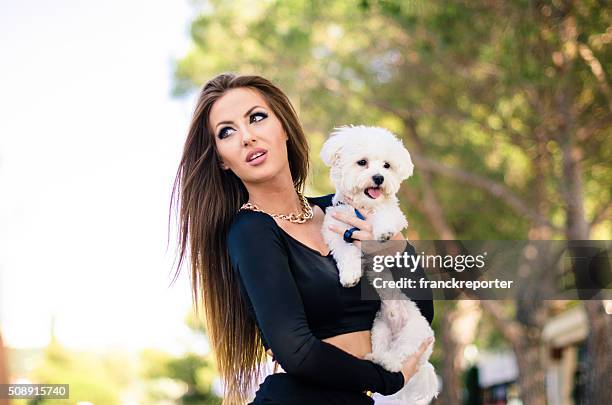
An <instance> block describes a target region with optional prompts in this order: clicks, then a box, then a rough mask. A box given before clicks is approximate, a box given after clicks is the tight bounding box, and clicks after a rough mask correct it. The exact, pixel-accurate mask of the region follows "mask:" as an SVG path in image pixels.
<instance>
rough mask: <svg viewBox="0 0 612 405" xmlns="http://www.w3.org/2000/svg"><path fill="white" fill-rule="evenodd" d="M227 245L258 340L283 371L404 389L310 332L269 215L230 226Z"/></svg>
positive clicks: (333, 382)
mask: <svg viewBox="0 0 612 405" xmlns="http://www.w3.org/2000/svg"><path fill="white" fill-rule="evenodd" d="M228 247H229V253H230V257H231V260H232V266H233V268H234V271H237V273H238V275H239V277H240V280H241V282H242V284H243V287H244V289H245V290H246V292H247V294H248V298H249V300H250V301H251V304H252V306H253V310H254V312H255V316H256V318H257V322H258V325H259V327H260V329H261V331H262V333H263V335H264V338H265V340H266V342H267V343H268V345H269V347H270V349H271V350H272V351H273V352H274V356H275V358H276V359H277V360H278V362H279V363H280V365H281V366H282V367H283V369H284V370H285V371H286V372H287V373H289V374H293V375H296V376H299V377H302V378H304V379H307V380H310V381H311V382H314V383H318V384H321V385H325V386H329V387H333V388H340V389H346V390H356V391H363V390H370V391H373V392H380V393H381V394H383V395H390V394H393V393H395V392H397V391H399V390H400V389H401V388H402V387H403V386H404V375H403V374H402V372H390V371H387V370H385V369H384V368H383V367H381V366H380V365H378V364H375V363H373V362H372V361H369V360H363V359H360V358H357V357H355V356H353V355H351V354H349V353H347V352H345V351H343V350H342V349H339V348H338V347H336V346H334V345H332V344H330V343H327V342H324V341H321V340H320V339H318V338H316V337H315V336H314V335H313V334H312V332H311V331H310V328H309V326H308V322H307V318H306V314H305V313H304V306H303V303H302V299H301V296H300V292H299V290H298V288H297V286H296V284H295V280H294V279H293V276H292V273H291V269H290V267H289V259H288V257H287V253H286V251H285V248H284V246H283V244H282V241H281V236H280V233H279V231H278V229H277V225H276V223H275V222H274V220H273V219H272V218H271V217H269V216H268V215H266V214H263V213H258V212H253V211H248V214H247V213H245V214H244V215H242V216H241V218H239V219H238V220H237V221H235V222H234V223H233V224H232V227H231V228H230V232H229V235H228Z"/></svg>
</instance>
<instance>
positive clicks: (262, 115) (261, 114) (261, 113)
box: [251, 112, 268, 122]
mask: <svg viewBox="0 0 612 405" xmlns="http://www.w3.org/2000/svg"><path fill="white" fill-rule="evenodd" d="M258 115H259V116H260V117H263V118H262V119H260V120H257V121H256V122H259V121H263V120H264V119H266V118H267V117H268V114H266V113H263V112H256V113H254V114H251V118H253V117H256V116H258Z"/></svg>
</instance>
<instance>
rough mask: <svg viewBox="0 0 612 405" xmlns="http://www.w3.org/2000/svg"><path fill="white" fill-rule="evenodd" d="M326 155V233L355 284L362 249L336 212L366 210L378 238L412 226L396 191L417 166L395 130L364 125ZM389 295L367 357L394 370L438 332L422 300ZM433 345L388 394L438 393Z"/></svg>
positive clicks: (425, 397) (331, 141)
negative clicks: (330, 189) (346, 234)
mask: <svg viewBox="0 0 612 405" xmlns="http://www.w3.org/2000/svg"><path fill="white" fill-rule="evenodd" d="M321 159H322V160H323V162H324V163H325V164H326V165H327V166H329V167H330V176H331V180H332V182H333V184H334V186H335V188H336V193H335V195H334V197H333V199H332V206H331V207H328V208H327V210H326V214H325V218H324V221H323V228H322V229H323V230H322V232H323V238H324V239H325V241H326V242H327V245H328V246H329V248H330V250H331V252H332V255H333V257H334V259H335V260H336V263H337V265H338V271H339V275H340V280H339V281H340V283H341V284H342V285H343V286H344V287H352V286H354V285H355V284H357V283H358V282H359V280H360V279H361V276H362V271H361V257H362V254H361V249H359V248H357V246H355V245H354V244H353V243H348V242H346V241H345V240H344V238H343V236H342V235H339V234H338V233H336V232H333V231H332V230H330V229H329V225H335V226H336V227H343V226H344V227H346V226H347V225H346V223H344V222H342V221H339V220H337V219H335V218H333V217H332V216H331V215H332V213H333V212H342V213H344V214H347V215H350V216H355V215H356V212H355V210H354V208H353V207H352V206H354V207H355V208H357V209H358V210H359V212H360V213H367V214H368V218H369V221H370V222H371V223H372V233H373V235H374V239H375V240H377V241H381V242H382V241H386V240H389V239H390V238H391V237H393V236H394V235H395V234H397V233H398V232H400V231H401V230H402V229H404V228H406V227H407V226H408V221H407V220H406V217H405V216H404V214H403V213H402V211H401V210H400V208H399V201H398V200H397V197H396V194H397V192H398V190H399V187H400V184H401V182H402V181H403V180H405V179H407V178H408V177H410V176H412V172H413V169H414V165H413V164H412V159H411V158H410V153H409V152H408V151H407V150H406V148H405V147H404V145H403V144H402V142H401V140H400V139H398V138H397V137H396V136H395V135H393V134H392V133H391V132H390V131H388V130H386V129H384V128H379V127H367V126H363V125H359V126H353V125H350V126H343V127H340V128H335V129H334V132H332V134H331V135H330V137H329V138H328V140H327V141H326V142H325V144H324V145H323V147H322V149H321ZM345 196H346V197H348V198H349V199H350V200H351V205H352V206H351V205H348V204H347V201H345ZM349 228H350V226H349ZM383 273H387V275H386V276H385V275H383V277H389V275H388V272H383ZM381 274H382V273H381ZM383 298H389V299H383V300H382V302H381V308H380V310H379V312H378V313H377V314H376V318H375V319H374V324H373V326H372V331H371V337H372V353H369V354H368V355H367V356H366V359H368V360H372V361H374V362H376V363H378V364H380V365H381V366H383V367H384V368H386V369H387V370H389V371H400V370H401V369H402V362H403V361H404V360H405V359H406V358H407V357H408V356H410V355H412V354H413V353H415V352H416V351H417V349H418V347H419V345H420V344H421V342H422V341H423V340H424V339H425V338H427V337H429V336H433V330H432V329H431V327H430V326H429V322H427V319H425V317H423V315H421V312H420V311H419V308H418V307H417V306H416V304H415V303H414V302H413V301H412V300H410V299H409V298H408V297H406V296H405V295H404V294H403V293H402V292H401V291H399V290H395V291H393V292H391V293H389V294H388V295H386V296H385V297H383ZM432 350H433V344H430V345H429V347H428V349H427V350H426V351H425V353H424V355H423V356H422V357H421V363H420V365H419V368H418V372H417V374H415V375H414V376H413V377H412V378H411V379H410V380H409V381H408V382H407V384H406V385H405V386H404V388H403V389H402V390H400V391H399V392H397V393H396V394H393V395H392V396H386V397H385V398H389V399H391V397H393V398H394V399H398V400H399V403H402V404H420V403H428V402H429V401H430V400H431V399H432V398H433V397H435V396H437V394H438V379H437V377H436V373H435V371H434V368H433V366H432V365H431V363H429V361H428V359H429V357H430V355H431V352H432Z"/></svg>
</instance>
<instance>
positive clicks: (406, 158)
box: [397, 145, 414, 181]
mask: <svg viewBox="0 0 612 405" xmlns="http://www.w3.org/2000/svg"><path fill="white" fill-rule="evenodd" d="M400 155H401V159H400V162H399V163H400V165H399V168H398V169H397V172H398V175H399V177H400V179H401V180H402V181H404V180H406V179H407V178H408V177H410V176H412V172H413V171H414V164H413V163H412V158H411V157H410V153H409V152H408V150H407V149H406V148H405V147H404V146H403V145H402V147H401V151H400Z"/></svg>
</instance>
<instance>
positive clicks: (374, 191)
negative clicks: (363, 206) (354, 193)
mask: <svg viewBox="0 0 612 405" xmlns="http://www.w3.org/2000/svg"><path fill="white" fill-rule="evenodd" d="M363 193H364V194H365V195H367V196H368V197H370V198H371V199H373V200H376V199H377V198H378V197H380V196H381V194H382V190H381V189H380V187H368V188H366V189H365V190H363Z"/></svg>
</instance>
